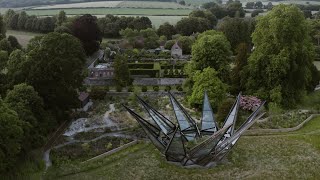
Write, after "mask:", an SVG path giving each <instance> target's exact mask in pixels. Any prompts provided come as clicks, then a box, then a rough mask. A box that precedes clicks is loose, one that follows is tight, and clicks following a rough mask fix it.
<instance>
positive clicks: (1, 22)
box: [0, 15, 6, 40]
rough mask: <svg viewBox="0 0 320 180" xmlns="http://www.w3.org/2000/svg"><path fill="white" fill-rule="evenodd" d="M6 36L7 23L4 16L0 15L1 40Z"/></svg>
mask: <svg viewBox="0 0 320 180" xmlns="http://www.w3.org/2000/svg"><path fill="white" fill-rule="evenodd" d="M5 37H6V24H5V22H4V20H3V16H2V15H0V40H1V39H3V38H5Z"/></svg>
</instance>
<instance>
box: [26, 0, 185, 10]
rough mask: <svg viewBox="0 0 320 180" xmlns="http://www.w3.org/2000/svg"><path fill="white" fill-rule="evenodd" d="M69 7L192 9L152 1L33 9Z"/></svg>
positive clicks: (45, 7) (63, 6) (67, 5)
mask: <svg viewBox="0 0 320 180" xmlns="http://www.w3.org/2000/svg"><path fill="white" fill-rule="evenodd" d="M69 8H151V9H190V8H191V7H189V6H182V5H180V4H178V3H173V2H151V1H104V2H86V3H73V4H57V5H50V6H40V7H35V8H32V9H69Z"/></svg>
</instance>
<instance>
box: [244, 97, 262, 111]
mask: <svg viewBox="0 0 320 180" xmlns="http://www.w3.org/2000/svg"><path fill="white" fill-rule="evenodd" d="M261 103H262V101H261V100H260V99H259V98H257V97H255V96H241V99H240V107H241V109H243V110H247V111H255V110H256V109H257V108H258V107H259V106H260V105H261Z"/></svg>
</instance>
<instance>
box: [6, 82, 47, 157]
mask: <svg viewBox="0 0 320 180" xmlns="http://www.w3.org/2000/svg"><path fill="white" fill-rule="evenodd" d="M4 101H5V103H7V104H8V107H10V108H11V109H12V110H14V111H15V112H17V114H18V117H19V119H20V120H22V121H23V131H24V137H23V139H24V140H23V143H22V148H23V150H24V151H25V152H28V151H29V150H31V149H33V148H36V147H39V146H40V145H42V144H43V142H44V139H45V137H44V136H45V135H46V129H48V128H50V126H48V124H50V123H49V122H48V120H49V118H48V115H47V114H46V113H45V111H44V104H43V100H42V98H41V97H40V96H39V95H38V93H37V92H36V91H35V90H34V88H33V87H32V86H29V85H27V84H24V83H23V84H18V85H15V86H14V88H13V89H12V90H10V91H8V93H7V96H6V98H5V100H4ZM50 120H51V119H50Z"/></svg>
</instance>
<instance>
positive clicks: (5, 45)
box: [0, 39, 12, 54]
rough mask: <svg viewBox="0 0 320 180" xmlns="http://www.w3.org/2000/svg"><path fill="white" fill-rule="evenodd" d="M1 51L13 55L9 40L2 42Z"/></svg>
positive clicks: (0, 43)
mask: <svg viewBox="0 0 320 180" xmlns="http://www.w3.org/2000/svg"><path fill="white" fill-rule="evenodd" d="M0 50H2V51H7V52H8V53H9V54H10V53H11V51H12V47H11V44H10V42H9V41H8V40H7V39H2V40H1V41H0Z"/></svg>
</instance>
